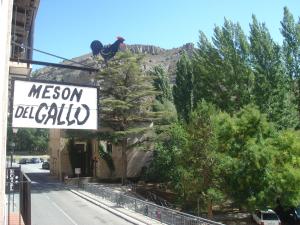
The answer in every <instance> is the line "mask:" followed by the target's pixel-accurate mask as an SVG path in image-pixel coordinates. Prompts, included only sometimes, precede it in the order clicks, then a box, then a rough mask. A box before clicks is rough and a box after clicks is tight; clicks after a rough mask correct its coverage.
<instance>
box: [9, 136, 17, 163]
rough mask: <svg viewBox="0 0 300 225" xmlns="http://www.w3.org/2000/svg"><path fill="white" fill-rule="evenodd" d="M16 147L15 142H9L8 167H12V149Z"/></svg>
mask: <svg viewBox="0 0 300 225" xmlns="http://www.w3.org/2000/svg"><path fill="white" fill-rule="evenodd" d="M15 147H16V144H15V142H11V143H10V167H12V163H13V154H14V149H15Z"/></svg>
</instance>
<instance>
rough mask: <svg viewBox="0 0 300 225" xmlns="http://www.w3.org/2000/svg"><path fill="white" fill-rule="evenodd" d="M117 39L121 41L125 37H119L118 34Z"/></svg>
mask: <svg viewBox="0 0 300 225" xmlns="http://www.w3.org/2000/svg"><path fill="white" fill-rule="evenodd" d="M117 39H118V40H121V41H125V39H124V38H122V37H120V36H118V37H117Z"/></svg>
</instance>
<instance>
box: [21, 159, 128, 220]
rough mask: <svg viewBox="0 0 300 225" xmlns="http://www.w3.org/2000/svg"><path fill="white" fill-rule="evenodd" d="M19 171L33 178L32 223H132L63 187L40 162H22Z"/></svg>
mask: <svg viewBox="0 0 300 225" xmlns="http://www.w3.org/2000/svg"><path fill="white" fill-rule="evenodd" d="M22 171H24V172H26V173H27V174H28V175H29V177H30V179H31V181H32V191H31V192H32V193H31V219H32V225H100V224H101V225H106V224H107V225H108V224H109V225H110V224H111V225H129V224H132V223H129V222H127V221H125V220H124V219H122V218H120V217H117V216H115V215H114V214H111V213H110V212H108V211H106V210H104V209H102V208H101V207H99V206H95V205H94V204H92V203H90V202H88V201H86V200H84V199H82V198H80V197H78V196H77V195H75V194H73V193H71V192H70V191H68V190H65V189H64V188H63V186H62V185H61V184H60V183H59V182H57V181H56V180H55V179H54V178H52V177H51V176H50V175H49V171H48V170H42V169H41V163H38V164H27V165H22Z"/></svg>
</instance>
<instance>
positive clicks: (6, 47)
mask: <svg viewBox="0 0 300 225" xmlns="http://www.w3.org/2000/svg"><path fill="white" fill-rule="evenodd" d="M38 6H39V0H1V1H0V30H1V38H0V50H1V51H0V98H1V110H0V124H1V127H0V156H1V157H0V224H6V220H7V216H6V213H5V212H6V197H5V179H6V142H7V126H9V124H8V116H9V110H8V105H9V78H10V76H13V75H14V76H23V77H24V76H28V75H29V73H30V71H31V68H30V64H29V63H19V62H18V59H25V60H30V59H32V48H31V47H32V46H33V33H34V21H35V16H36V13H37V9H38ZM22 46H23V47H22ZM27 47H29V48H27Z"/></svg>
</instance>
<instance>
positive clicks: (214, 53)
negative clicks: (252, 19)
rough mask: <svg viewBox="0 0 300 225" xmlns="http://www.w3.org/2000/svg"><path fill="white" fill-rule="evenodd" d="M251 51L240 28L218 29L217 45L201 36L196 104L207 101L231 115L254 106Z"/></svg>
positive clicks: (196, 63) (226, 25)
mask: <svg viewBox="0 0 300 225" xmlns="http://www.w3.org/2000/svg"><path fill="white" fill-rule="evenodd" d="M249 58H250V49H249V44H248V42H247V38H246V36H245V34H244V33H243V31H242V29H241V27H240V25H239V24H234V23H232V22H230V21H228V20H225V22H224V25H223V27H215V29H214V37H213V44H212V43H210V42H209V41H208V39H207V38H206V36H205V34H204V33H202V32H201V33H200V37H199V43H198V49H197V51H196V54H195V56H194V60H193V65H194V102H198V101H201V99H205V100H206V101H207V102H211V103H213V104H215V105H216V106H218V107H219V108H220V109H222V110H225V111H227V112H234V111H236V110H238V109H240V108H241V107H242V106H243V105H246V104H249V103H250V102H251V92H252V87H253V79H254V77H253V73H252V70H251V67H250V65H249Z"/></svg>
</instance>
